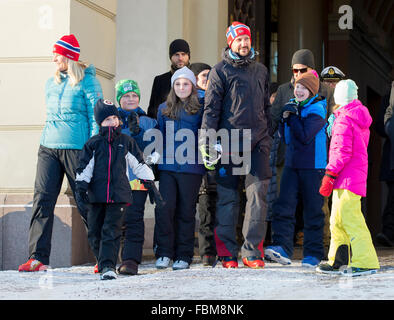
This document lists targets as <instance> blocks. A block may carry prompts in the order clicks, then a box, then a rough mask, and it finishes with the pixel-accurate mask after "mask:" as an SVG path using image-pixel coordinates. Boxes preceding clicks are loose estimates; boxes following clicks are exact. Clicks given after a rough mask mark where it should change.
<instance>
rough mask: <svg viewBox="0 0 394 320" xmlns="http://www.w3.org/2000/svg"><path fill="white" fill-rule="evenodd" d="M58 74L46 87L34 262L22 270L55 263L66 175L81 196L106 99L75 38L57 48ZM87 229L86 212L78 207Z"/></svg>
mask: <svg viewBox="0 0 394 320" xmlns="http://www.w3.org/2000/svg"><path fill="white" fill-rule="evenodd" d="M53 53H54V58H53V61H54V62H55V64H56V73H55V76H54V77H51V78H50V79H49V80H48V81H47V84H46V87H45V95H46V106H47V109H46V110H47V119H46V122H45V127H44V131H43V133H42V136H41V141H40V147H39V150H38V160H37V172H36V178H35V184H34V199H33V208H32V218H31V222H30V230H29V260H28V261H27V262H26V263H25V264H22V265H21V266H19V271H39V270H42V269H44V268H46V267H45V265H48V264H49V255H50V251H51V237H52V228H53V220H54V208H55V204H56V201H57V197H58V195H59V193H60V189H61V186H62V182H63V178H64V174H66V176H67V180H68V183H69V185H70V187H71V189H72V191H73V193H74V192H75V171H76V169H77V167H78V158H79V154H80V152H81V149H82V147H83V145H84V144H85V142H86V141H87V140H88V139H89V138H90V137H91V136H93V135H95V134H97V133H98V127H97V124H96V123H95V120H94V114H93V108H94V105H95V104H96V102H97V101H98V100H99V99H100V98H102V97H103V93H102V89H101V85H100V83H99V81H98V80H97V79H96V71H95V68H94V67H93V66H92V65H90V66H89V67H87V66H86V65H84V64H82V63H81V62H78V59H79V54H80V48H79V44H78V41H77V39H76V38H75V36H74V35H72V34H71V35H65V36H63V37H62V38H61V39H60V40H58V41H57V42H56V43H55V45H54V48H53ZM77 206H78V209H79V212H80V214H81V217H82V220H83V222H84V223H85V226H86V212H85V210H84V209H83V207H82V206H80V205H79V204H77Z"/></svg>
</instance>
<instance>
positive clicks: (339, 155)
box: [327, 100, 372, 197]
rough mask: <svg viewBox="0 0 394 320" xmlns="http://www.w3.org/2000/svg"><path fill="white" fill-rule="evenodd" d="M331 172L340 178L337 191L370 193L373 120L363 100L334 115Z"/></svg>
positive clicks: (354, 102)
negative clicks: (369, 147)
mask: <svg viewBox="0 0 394 320" xmlns="http://www.w3.org/2000/svg"><path fill="white" fill-rule="evenodd" d="M334 115H335V121H334V125H333V128H332V137H331V142H330V152H329V162H328V165H327V170H330V171H332V172H334V173H336V174H339V176H338V177H337V179H336V180H335V182H334V189H346V190H349V191H351V192H353V193H355V194H358V195H360V196H362V197H365V196H366V193H367V176H368V150H367V149H368V141H369V127H370V125H371V123H372V118H371V116H370V114H369V111H368V109H367V108H366V107H365V106H363V105H362V103H361V102H360V101H359V100H353V101H352V102H351V103H349V104H348V105H345V106H343V107H341V108H340V109H337V110H335V111H334Z"/></svg>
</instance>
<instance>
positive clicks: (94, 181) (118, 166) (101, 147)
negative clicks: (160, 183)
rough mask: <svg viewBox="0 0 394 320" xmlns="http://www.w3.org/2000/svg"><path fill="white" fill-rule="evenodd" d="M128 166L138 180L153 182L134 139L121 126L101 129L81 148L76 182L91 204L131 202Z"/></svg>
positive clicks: (150, 172)
mask: <svg viewBox="0 0 394 320" xmlns="http://www.w3.org/2000/svg"><path fill="white" fill-rule="evenodd" d="M128 167H130V168H131V169H132V170H133V172H134V174H135V175H136V176H137V177H138V178H140V179H144V180H154V175H153V172H152V170H151V169H150V168H149V167H148V166H147V165H146V164H145V163H144V161H143V156H142V152H141V150H140V149H139V148H138V146H137V143H136V142H135V140H134V139H132V138H130V137H129V136H127V135H125V134H122V133H121V128H120V127H118V128H116V129H114V128H113V127H101V128H100V133H99V134H98V135H95V136H93V137H92V138H90V139H89V140H88V142H86V144H85V146H84V147H83V149H82V153H81V156H80V162H79V167H78V169H77V173H76V179H75V183H76V186H77V188H81V189H83V190H86V189H87V190H88V195H89V201H90V202H91V203H131V202H132V194H131V188H130V183H129V177H128V170H127V168H128Z"/></svg>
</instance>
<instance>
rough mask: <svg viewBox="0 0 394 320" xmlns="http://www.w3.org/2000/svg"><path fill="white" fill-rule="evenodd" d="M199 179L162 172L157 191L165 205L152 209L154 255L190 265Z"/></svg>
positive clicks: (189, 174)
mask: <svg viewBox="0 0 394 320" xmlns="http://www.w3.org/2000/svg"><path fill="white" fill-rule="evenodd" d="M201 179H202V176H201V175H198V174H191V173H177V172H171V171H161V172H160V180H159V190H160V193H161V195H162V197H163V199H165V201H166V204H165V205H164V206H163V207H161V208H158V207H156V208H155V236H154V238H155V245H156V248H155V255H156V257H157V258H159V257H168V258H170V259H173V260H183V261H186V262H188V263H191V261H192V259H193V255H194V231H195V226H196V205H197V198H198V192H199V189H200V185H201Z"/></svg>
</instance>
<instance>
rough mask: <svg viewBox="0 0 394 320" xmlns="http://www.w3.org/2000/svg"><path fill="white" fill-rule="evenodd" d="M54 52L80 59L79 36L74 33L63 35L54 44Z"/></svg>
mask: <svg viewBox="0 0 394 320" xmlns="http://www.w3.org/2000/svg"><path fill="white" fill-rule="evenodd" d="M53 53H58V54H60V55H62V56H65V57H67V58H69V59H71V60H74V61H78V59H79V54H80V50H79V43H78V40H77V38H75V36H74V35H73V34H70V35H65V36H63V37H61V38H60V40H58V41H56V43H55V45H54V46H53Z"/></svg>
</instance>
